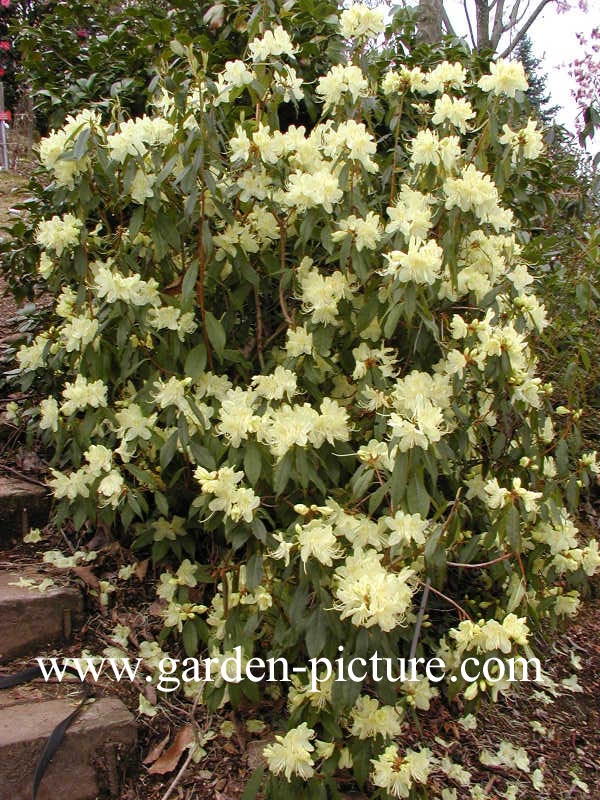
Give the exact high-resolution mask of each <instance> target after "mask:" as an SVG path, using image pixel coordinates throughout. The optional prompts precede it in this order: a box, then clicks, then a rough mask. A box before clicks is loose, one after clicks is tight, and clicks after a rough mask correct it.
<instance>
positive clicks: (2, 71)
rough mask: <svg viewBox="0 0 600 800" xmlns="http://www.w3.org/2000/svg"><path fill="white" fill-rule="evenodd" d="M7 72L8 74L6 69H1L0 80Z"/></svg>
mask: <svg viewBox="0 0 600 800" xmlns="http://www.w3.org/2000/svg"><path fill="white" fill-rule="evenodd" d="M5 72H6V70H5V69H4V67H0V78H3V77H4V73H5Z"/></svg>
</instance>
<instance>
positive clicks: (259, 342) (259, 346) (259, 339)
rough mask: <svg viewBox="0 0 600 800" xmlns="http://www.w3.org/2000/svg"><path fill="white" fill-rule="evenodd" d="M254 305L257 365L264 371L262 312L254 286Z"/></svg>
mask: <svg viewBox="0 0 600 800" xmlns="http://www.w3.org/2000/svg"><path fill="white" fill-rule="evenodd" d="M254 305H255V308H256V353H257V355H258V363H259V364H260V368H261V369H262V370H264V368H265V359H264V357H263V322H262V310H261V307H260V298H259V296H258V290H257V288H256V286H255V287H254Z"/></svg>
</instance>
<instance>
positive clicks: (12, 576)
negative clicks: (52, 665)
mask: <svg viewBox="0 0 600 800" xmlns="http://www.w3.org/2000/svg"><path fill="white" fill-rule="evenodd" d="M21 577H25V578H31V579H33V580H35V581H36V582H38V583H39V582H41V580H42V579H43V577H44V576H43V575H41V574H38V573H35V572H31V571H26V570H24V571H22V572H17V571H12V570H11V571H2V572H0V663H4V662H6V661H9V660H10V659H12V658H15V657H16V656H21V655H32V656H35V655H37V654H38V653H39V652H40V651H41V650H42V649H43V648H44V647H45V646H47V645H48V644H57V643H60V642H64V641H67V640H68V639H69V637H70V635H71V631H72V630H73V628H74V627H76V626H77V625H78V623H79V622H80V619H81V615H82V613H83V598H82V596H81V593H80V592H79V591H78V590H77V589H72V588H69V587H64V586H52V587H50V588H49V589H47V590H46V591H45V592H40V591H38V589H35V588H26V587H21V586H15V585H13V584H15V583H16V582H18V580H19V578H21Z"/></svg>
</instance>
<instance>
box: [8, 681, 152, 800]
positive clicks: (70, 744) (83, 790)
mask: <svg viewBox="0 0 600 800" xmlns="http://www.w3.org/2000/svg"><path fill="white" fill-rule="evenodd" d="M74 694H75V699H74V700H72V701H69V700H66V699H57V700H48V701H45V702H33V703H20V704H15V705H11V706H8V707H6V708H4V709H2V710H0V800H30V799H31V788H32V782H33V774H34V771H35V768H36V765H37V761H38V759H39V757H40V754H41V752H42V750H43V749H44V746H45V744H46V741H47V739H48V737H49V736H50V734H51V733H52V731H53V730H54V728H55V727H56V725H58V723H59V722H61V721H62V720H63V719H65V717H67V716H68V715H69V714H70V713H71V712H72V711H73V710H74V707H75V706H76V704H77V702H78V699H77V696H78V695H79V692H78V691H77V692H74ZM135 742H136V727H135V722H134V719H133V717H132V715H131V714H130V713H129V711H128V710H127V709H126V708H125V706H124V705H123V703H122V702H121V701H120V700H118V699H117V698H114V697H113V698H108V697H105V698H101V699H99V700H96V701H95V702H90V703H88V705H86V707H85V708H83V709H82V711H81V712H80V714H79V716H78V717H77V718H76V719H75V721H74V722H73V723H72V725H71V727H70V728H69V729H68V730H67V733H66V735H65V738H64V739H63V741H62V742H61V744H60V746H59V748H58V750H57V752H56V753H55V755H54V757H53V759H52V761H51V763H50V765H49V767H48V769H47V771H46V774H45V775H44V778H43V779H42V782H41V784H40V788H39V792H38V800H56V798H61V800H95V798H97V797H98V796H99V795H101V796H102V797H107V796H110V797H116V796H117V795H118V792H119V783H120V777H121V775H122V774H123V771H124V767H123V763H124V761H125V760H126V759H127V758H128V757H129V756H130V755H131V753H132V750H133V748H134V746H135Z"/></svg>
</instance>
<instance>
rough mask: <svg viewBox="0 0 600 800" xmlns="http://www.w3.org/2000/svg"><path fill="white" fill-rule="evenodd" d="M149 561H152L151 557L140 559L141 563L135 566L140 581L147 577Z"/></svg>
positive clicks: (136, 575)
mask: <svg viewBox="0 0 600 800" xmlns="http://www.w3.org/2000/svg"><path fill="white" fill-rule="evenodd" d="M149 563H150V559H149V558H145V559H144V560H143V561H140V563H139V564H138V565H137V567H136V568H135V577H136V578H137V579H138V580H139V581H143V580H144V578H145V577H146V573H147V572H148V564H149Z"/></svg>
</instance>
